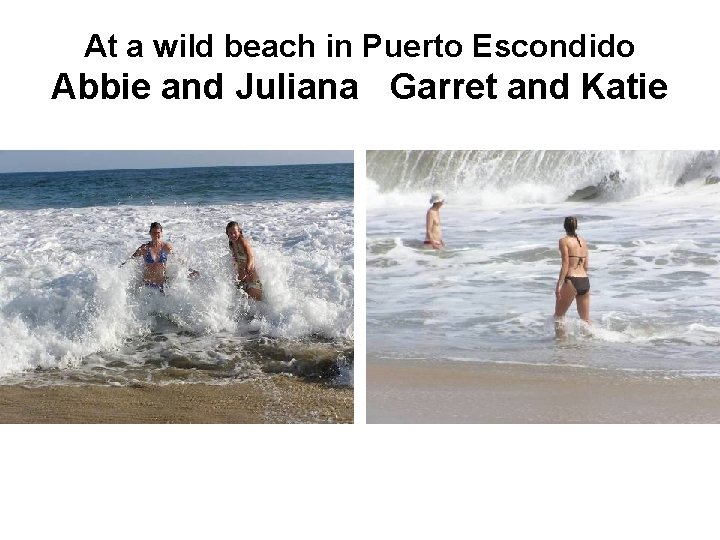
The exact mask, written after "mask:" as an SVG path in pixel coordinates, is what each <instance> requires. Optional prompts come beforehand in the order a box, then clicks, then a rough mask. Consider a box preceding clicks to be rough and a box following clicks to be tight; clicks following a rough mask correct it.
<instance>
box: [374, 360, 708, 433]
mask: <svg viewBox="0 0 720 540" xmlns="http://www.w3.org/2000/svg"><path fill="white" fill-rule="evenodd" d="M367 422H368V423H715V422H720V378H710V377H707V378H690V377H668V376H661V375H649V374H643V375H640V374H628V373H623V372H614V371H603V370H591V369H586V368H572V367H562V366H529V365H513V364H489V363H480V362H453V361H449V360H443V361H422V362H421V361H397V360H393V361H392V363H391V364H390V363H389V362H386V361H378V360H373V359H369V360H368V365H367Z"/></svg>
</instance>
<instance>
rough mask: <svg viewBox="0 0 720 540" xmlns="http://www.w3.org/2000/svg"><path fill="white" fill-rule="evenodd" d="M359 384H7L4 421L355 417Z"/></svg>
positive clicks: (1, 392) (1, 393)
mask: <svg viewBox="0 0 720 540" xmlns="http://www.w3.org/2000/svg"><path fill="white" fill-rule="evenodd" d="M352 421H353V389H352V388H348V387H333V386H328V385H325V384H321V383H317V384H316V383H309V382H306V381H301V380H298V379H296V378H293V377H288V376H284V375H276V376H272V377H269V378H264V379H261V380H249V381H243V382H238V383H236V384H227V385H207V384H171V385H166V386H150V385H147V386H141V387H116V386H45V387H38V388H28V387H23V386H0V423H4V424H14V423H41V424H51V423H121V424H144V423H202V424H210V423H224V424H235V423H248V424H249V423H352Z"/></svg>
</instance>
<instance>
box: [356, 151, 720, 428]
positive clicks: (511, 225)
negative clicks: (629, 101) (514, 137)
mask: <svg viewBox="0 0 720 540" xmlns="http://www.w3.org/2000/svg"><path fill="white" fill-rule="evenodd" d="M366 163H367V171H366V176H367V179H366V188H367V192H366V203H367V204H366V207H367V246H366V258H367V264H366V273H367V277H366V281H367V306H366V320H367V331H366V338H367V399H366V403H367V422H368V423H435V424H437V423H478V424H484V423H544V424H560V423H715V422H719V421H720V279H719V278H720V243H719V242H718V239H720V214H719V213H718V210H717V205H718V202H719V201H720V151H717V150H703V151H667V150H663V151H646V150H643V151H640V150H638V151H632V150H616V151H610V150H602V151H589V150H567V151H562V150H444V151H441V150H424V151H423V150H394V151H388V150H377V151H372V150H370V151H367V155H366Z"/></svg>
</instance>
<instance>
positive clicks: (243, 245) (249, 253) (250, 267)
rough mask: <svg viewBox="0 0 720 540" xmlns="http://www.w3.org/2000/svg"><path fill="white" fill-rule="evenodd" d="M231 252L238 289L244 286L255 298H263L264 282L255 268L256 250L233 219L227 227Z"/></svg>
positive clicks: (248, 293) (243, 288) (226, 232)
mask: <svg viewBox="0 0 720 540" xmlns="http://www.w3.org/2000/svg"><path fill="white" fill-rule="evenodd" d="M225 234H227V237H228V240H229V244H230V252H231V253H232V256H233V261H234V262H235V279H236V283H237V287H238V289H240V288H242V290H244V291H245V292H246V293H247V295H248V296H249V297H250V298H252V299H253V300H262V282H261V281H260V277H259V276H258V274H257V270H255V252H254V251H253V248H252V246H251V245H250V242H249V241H248V239H247V238H245V237H244V236H243V232H242V229H241V228H240V224H239V223H238V222H237V221H231V222H230V223H228V224H227V226H226V227H225Z"/></svg>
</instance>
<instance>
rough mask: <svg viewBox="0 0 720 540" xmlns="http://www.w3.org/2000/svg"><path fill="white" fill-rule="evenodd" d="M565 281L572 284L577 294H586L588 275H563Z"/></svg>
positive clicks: (588, 282) (588, 285)
mask: <svg viewBox="0 0 720 540" xmlns="http://www.w3.org/2000/svg"><path fill="white" fill-rule="evenodd" d="M565 281H569V282H570V283H572V284H573V287H575V292H576V293H577V295H578V296H582V295H584V294H587V293H588V291H589V290H590V278H588V277H576V276H565Z"/></svg>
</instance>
